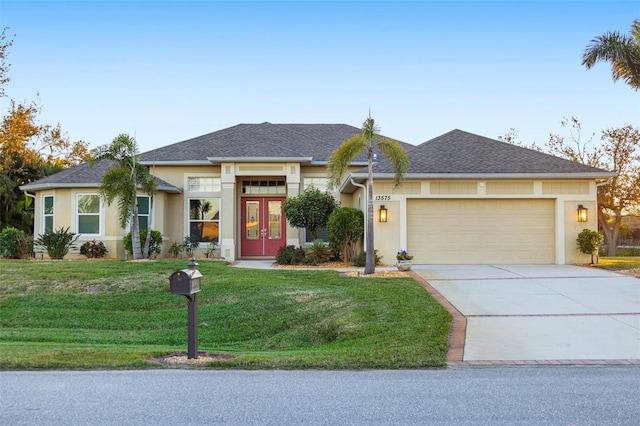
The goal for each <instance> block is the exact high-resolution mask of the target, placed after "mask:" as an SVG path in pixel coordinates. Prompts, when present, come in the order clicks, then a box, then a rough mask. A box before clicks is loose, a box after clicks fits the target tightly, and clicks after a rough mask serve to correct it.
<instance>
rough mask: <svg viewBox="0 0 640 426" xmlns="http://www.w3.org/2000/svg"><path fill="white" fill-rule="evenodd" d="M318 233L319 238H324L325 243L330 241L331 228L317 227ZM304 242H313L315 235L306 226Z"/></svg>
mask: <svg viewBox="0 0 640 426" xmlns="http://www.w3.org/2000/svg"><path fill="white" fill-rule="evenodd" d="M316 233H317V234H318V238H317V239H318V240H322V241H324V242H325V243H328V242H329V230H328V229H327V228H318V229H316ZM304 242H305V243H307V244H311V243H313V237H312V236H311V233H310V232H309V231H307V228H304Z"/></svg>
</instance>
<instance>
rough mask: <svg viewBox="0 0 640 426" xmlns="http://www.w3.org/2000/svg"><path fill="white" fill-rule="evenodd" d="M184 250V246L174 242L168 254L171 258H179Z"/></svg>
mask: <svg viewBox="0 0 640 426" xmlns="http://www.w3.org/2000/svg"><path fill="white" fill-rule="evenodd" d="M183 249H184V247H183V246H182V244H180V243H179V242H177V241H174V242H173V243H172V244H171V247H169V250H167V252H168V253H169V256H170V257H178V256H179V255H180V253H182V250H183Z"/></svg>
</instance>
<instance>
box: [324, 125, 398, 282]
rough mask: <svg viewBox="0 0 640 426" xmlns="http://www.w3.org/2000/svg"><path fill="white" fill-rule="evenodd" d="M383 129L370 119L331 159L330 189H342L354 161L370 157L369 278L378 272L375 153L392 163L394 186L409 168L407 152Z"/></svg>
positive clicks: (368, 191) (367, 244)
mask: <svg viewBox="0 0 640 426" xmlns="http://www.w3.org/2000/svg"><path fill="white" fill-rule="evenodd" d="M379 131H380V128H379V127H378V126H376V124H375V121H374V120H373V118H371V113H369V117H367V119H366V120H364V123H362V134H359V135H354V136H351V137H350V138H347V139H345V140H344V142H342V145H340V147H339V148H338V149H337V150H335V151H334V152H333V153H332V154H331V157H329V165H328V167H329V186H330V187H332V188H335V187H338V186H339V185H340V184H341V183H342V176H343V175H344V173H345V172H346V171H347V168H348V167H349V164H350V163H351V161H353V159H355V158H356V157H357V156H358V155H360V154H362V153H363V152H366V153H367V159H368V166H367V169H368V177H367V232H366V236H365V238H366V246H367V248H366V249H367V255H366V263H365V268H364V273H365V274H373V273H374V272H375V252H374V245H373V159H374V157H373V156H374V149H376V148H377V149H380V150H381V151H382V152H383V153H384V154H385V155H386V156H387V158H389V160H390V161H391V164H392V166H393V171H394V181H393V183H394V185H395V186H398V185H400V181H401V180H402V177H403V176H404V174H405V173H406V172H407V169H408V168H409V157H408V155H407V153H406V151H405V150H404V149H403V148H402V146H400V144H399V143H398V142H397V141H394V140H392V139H388V138H383V137H381V136H380V135H379V134H378V132H379Z"/></svg>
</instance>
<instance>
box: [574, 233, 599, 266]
mask: <svg viewBox="0 0 640 426" xmlns="http://www.w3.org/2000/svg"><path fill="white" fill-rule="evenodd" d="M603 240H604V237H603V236H602V235H601V234H600V233H599V232H598V231H592V230H591V229H583V230H582V232H580V234H578V238H577V240H576V242H577V243H578V248H579V249H580V251H581V252H583V253H584V254H590V255H591V263H593V255H594V254H596V253H597V252H598V247H599V246H600V244H602V241H603Z"/></svg>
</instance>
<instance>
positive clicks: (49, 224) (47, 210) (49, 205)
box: [43, 195, 53, 233]
mask: <svg viewBox="0 0 640 426" xmlns="http://www.w3.org/2000/svg"><path fill="white" fill-rule="evenodd" d="M43 223H44V232H45V233H46V232H53V195H47V196H45V197H44V220H43Z"/></svg>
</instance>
